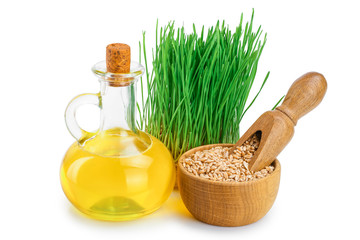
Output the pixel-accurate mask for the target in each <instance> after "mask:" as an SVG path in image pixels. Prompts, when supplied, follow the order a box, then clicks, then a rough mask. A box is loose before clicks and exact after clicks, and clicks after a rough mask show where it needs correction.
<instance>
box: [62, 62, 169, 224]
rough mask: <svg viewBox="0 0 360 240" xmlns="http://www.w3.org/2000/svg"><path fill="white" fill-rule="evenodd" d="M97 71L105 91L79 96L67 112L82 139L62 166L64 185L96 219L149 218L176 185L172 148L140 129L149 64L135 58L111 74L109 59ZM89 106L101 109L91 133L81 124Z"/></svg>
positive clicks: (68, 122)
mask: <svg viewBox="0 0 360 240" xmlns="http://www.w3.org/2000/svg"><path fill="white" fill-rule="evenodd" d="M92 71H93V72H94V74H95V75H96V76H97V77H98V79H99V81H100V92H99V93H97V94H89V93H88V94H81V95H79V96H77V97H75V98H74V99H73V100H72V101H71V102H70V103H69V105H68V106H67V109H66V112H65V121H66V125H67V127H68V130H69V131H70V133H71V134H72V135H73V136H74V138H75V139H76V142H75V143H73V144H72V145H71V146H70V148H69V149H68V151H67V152H66V154H65V157H64V159H63V162H62V165H61V172H60V178H61V185H62V188H63V190H64V193H65V195H66V196H67V198H68V199H69V200H70V202H71V203H72V204H73V205H74V206H75V207H76V208H77V209H78V210H80V211H81V212H82V213H85V214H86V215H88V216H90V217H91V218H95V219H100V220H108V221H123V220H130V219H134V218H138V217H141V216H144V215H146V214H149V213H151V212H153V211H155V210H156V209H158V208H159V207H160V206H161V205H162V204H163V203H164V202H165V200H166V199H167V198H168V197H169V195H170V193H171V192H172V189H173V187H174V183H175V166H174V161H173V158H172V155H171V154H170V152H169V151H168V149H167V148H166V147H165V145H164V144H163V143H161V142H160V141H159V140H158V139H156V138H155V137H153V136H151V135H149V134H147V133H145V132H142V131H140V130H138V129H137V128H136V124H135V122H136V99H135V96H136V85H135V83H136V80H137V79H138V78H139V77H140V76H141V75H142V74H143V73H144V68H143V66H142V65H140V64H138V63H135V62H131V67H130V73H127V74H120V73H109V72H107V71H106V62H105V61H103V62H99V63H97V64H96V65H95V66H94V67H93V68H92ZM119 80H120V81H119ZM83 104H94V105H96V106H98V107H99V108H100V126H99V129H98V130H97V131H96V132H87V131H85V130H83V129H82V128H81V127H80V126H79V125H78V124H77V122H76V118H75V114H76V109H77V108H78V107H79V106H81V105H83Z"/></svg>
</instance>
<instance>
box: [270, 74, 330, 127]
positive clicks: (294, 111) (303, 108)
mask: <svg viewBox="0 0 360 240" xmlns="http://www.w3.org/2000/svg"><path fill="white" fill-rule="evenodd" d="M326 90H327V82H326V80H325V77H324V76H323V75H322V74H320V73H317V72H309V73H306V74H304V75H302V76H301V77H299V78H298V79H297V80H296V81H295V82H294V83H293V84H292V85H291V87H290V89H289V91H288V92H287V94H286V97H285V99H284V102H283V103H282V104H281V106H279V107H277V108H276V109H277V110H279V111H281V112H283V113H285V114H286V115H287V116H289V117H290V118H291V120H293V122H294V124H295V125H296V123H297V121H298V120H299V118H301V117H302V116H304V115H305V114H307V113H308V112H310V111H311V110H313V109H314V108H315V107H317V106H318V105H319V104H320V102H321V101H322V100H323V98H324V96H325V93H326Z"/></svg>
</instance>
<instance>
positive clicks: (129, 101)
mask: <svg viewBox="0 0 360 240" xmlns="http://www.w3.org/2000/svg"><path fill="white" fill-rule="evenodd" d="M100 84H101V86H100V87H101V92H100V94H101V103H100V104H101V105H100V106H101V114H100V116H101V117H100V131H106V130H110V129H112V130H115V131H117V130H119V134H121V131H124V130H130V131H133V132H135V133H137V129H136V125H135V117H136V115H135V110H136V104H135V102H136V85H135V84H134V82H132V83H130V84H129V85H126V86H114V85H112V84H111V83H109V82H106V81H100Z"/></svg>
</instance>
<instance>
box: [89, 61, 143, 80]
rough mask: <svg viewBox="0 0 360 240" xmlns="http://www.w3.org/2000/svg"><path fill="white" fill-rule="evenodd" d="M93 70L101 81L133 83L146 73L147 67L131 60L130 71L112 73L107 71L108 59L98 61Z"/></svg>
mask: <svg viewBox="0 0 360 240" xmlns="http://www.w3.org/2000/svg"><path fill="white" fill-rule="evenodd" d="M91 70H92V72H93V73H94V74H95V75H96V76H97V77H99V80H101V81H106V82H117V83H118V82H121V83H131V82H134V81H135V80H136V79H137V78H139V77H141V76H142V75H143V74H144V71H145V68H144V66H143V65H141V64H140V63H138V62H133V61H131V63H130V72H129V73H112V72H108V71H107V69H106V61H101V62H98V63H96V64H95V65H94V66H93V67H92V68H91Z"/></svg>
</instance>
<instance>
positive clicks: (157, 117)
mask: <svg viewBox="0 0 360 240" xmlns="http://www.w3.org/2000/svg"><path fill="white" fill-rule="evenodd" d="M253 18H254V12H253V13H252V16H251V21H250V23H248V22H247V23H246V24H245V29H243V15H242V14H241V18H240V24H239V26H238V27H237V28H236V31H235V32H234V33H232V32H231V31H230V30H229V26H225V22H223V23H222V24H221V25H220V23H219V21H218V22H217V24H216V26H215V27H211V28H210V29H208V31H207V34H205V31H204V26H203V27H202V30H201V33H200V35H199V34H198V33H197V31H196V28H195V26H193V32H192V33H191V34H186V33H185V30H184V27H181V28H175V27H174V22H170V23H168V25H166V26H165V27H163V28H160V33H159V32H158V24H157V25H156V48H155V50H154V49H153V59H152V65H153V68H152V71H151V72H149V69H148V66H147V56H146V48H145V33H143V43H142V46H143V49H142V50H143V58H144V62H145V67H146V87H147V90H148V95H147V97H146V99H145V98H144V95H143V99H142V102H141V104H142V109H140V106H139V105H138V109H139V112H140V121H139V122H138V127H139V128H140V129H145V130H146V131H147V132H148V133H150V134H151V135H153V136H155V137H156V138H158V139H160V140H161V141H162V142H163V143H164V144H165V145H166V146H167V147H168V149H169V150H170V151H171V153H172V154H173V157H174V159H175V160H178V158H179V157H180V156H181V154H183V153H184V152H185V151H187V150H189V149H191V148H194V147H197V146H201V145H205V144H213V143H235V142H236V141H237V140H238V139H239V135H240V130H239V125H240V122H241V119H242V118H243V116H244V114H245V113H246V111H247V110H248V109H249V108H250V107H251V105H252V104H253V103H254V101H255V99H256V98H257V96H258V95H259V93H260V92H261V89H262V88H263V86H264V84H265V82H266V80H267V79H268V77H269V73H270V72H268V73H267V75H266V77H265V79H264V80H263V83H262V86H261V87H260V89H259V91H258V93H257V94H256V96H255V97H254V99H253V100H252V101H251V102H250V104H249V106H248V107H247V108H245V103H246V102H247V99H248V96H249V92H250V90H251V87H252V85H253V82H254V79H255V75H256V70H257V66H258V62H259V58H260V55H261V53H262V51H263V48H264V46H265V43H266V34H265V36H264V37H263V40H262V41H261V40H260V38H261V35H262V30H261V26H260V27H259V28H258V29H257V31H256V32H253ZM139 45H140V61H141V43H139ZM143 88H144V83H143V81H142V80H141V92H142V94H143V93H144V91H143Z"/></svg>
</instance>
